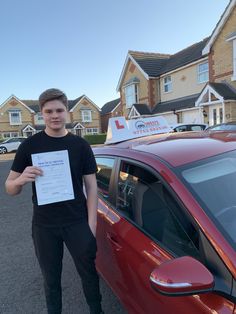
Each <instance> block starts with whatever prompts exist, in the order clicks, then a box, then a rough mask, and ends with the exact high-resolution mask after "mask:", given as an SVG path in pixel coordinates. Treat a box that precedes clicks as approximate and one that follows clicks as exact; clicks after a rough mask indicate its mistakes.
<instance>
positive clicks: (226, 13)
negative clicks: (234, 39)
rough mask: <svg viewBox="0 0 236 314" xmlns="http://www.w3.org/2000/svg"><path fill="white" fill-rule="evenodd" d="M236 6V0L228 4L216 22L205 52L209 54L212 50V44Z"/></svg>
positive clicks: (231, 0) (203, 51)
mask: <svg viewBox="0 0 236 314" xmlns="http://www.w3.org/2000/svg"><path fill="white" fill-rule="evenodd" d="M235 6H236V0H230V1H229V4H228V5H227V7H226V8H225V10H224V12H223V14H222V15H221V17H220V20H219V21H218V23H217V24H216V27H215V28H214V30H213V32H212V34H211V36H210V38H209V41H208V42H207V43H206V45H205V47H203V48H204V49H203V50H202V53H203V54H208V53H209V52H210V49H211V47H212V45H213V44H214V42H215V40H216V38H217V37H218V35H219V33H220V32H221V30H222V28H223V27H224V25H225V23H226V21H227V20H228V18H229V16H230V14H231V12H232V10H233V9H234V8H235Z"/></svg>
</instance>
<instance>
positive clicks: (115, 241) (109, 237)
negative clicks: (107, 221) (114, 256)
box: [107, 233, 122, 251]
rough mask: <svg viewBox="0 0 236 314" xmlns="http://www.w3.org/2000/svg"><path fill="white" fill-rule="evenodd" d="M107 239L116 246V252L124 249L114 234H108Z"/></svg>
mask: <svg viewBox="0 0 236 314" xmlns="http://www.w3.org/2000/svg"><path fill="white" fill-rule="evenodd" d="M107 239H108V240H109V241H110V242H111V243H112V244H113V245H114V246H115V250H116V251H120V250H121V249H122V246H121V245H120V244H119V242H118V241H117V239H116V238H115V237H114V236H113V235H112V234H110V233H107Z"/></svg>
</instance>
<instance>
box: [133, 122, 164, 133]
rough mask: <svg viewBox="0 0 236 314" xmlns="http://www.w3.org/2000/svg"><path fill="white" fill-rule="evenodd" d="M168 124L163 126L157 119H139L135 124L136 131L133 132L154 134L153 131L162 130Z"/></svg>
mask: <svg viewBox="0 0 236 314" xmlns="http://www.w3.org/2000/svg"><path fill="white" fill-rule="evenodd" d="M165 128H166V126H165V125H164V126H161V125H160V123H159V122H158V121H157V120H151V121H150V120H149V121H143V120H138V121H136V122H135V124H134V129H135V130H134V131H133V133H134V134H136V135H140V134H144V133H146V134H148V133H149V134H152V133H153V132H157V131H161V130H163V129H165Z"/></svg>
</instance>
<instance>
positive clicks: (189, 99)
mask: <svg viewBox="0 0 236 314" xmlns="http://www.w3.org/2000/svg"><path fill="white" fill-rule="evenodd" d="M198 96H199V94H194V95H190V96H186V97H181V98H178V99H174V100H170V101H164V102H160V103H158V104H156V106H155V107H154V108H153V110H152V114H156V113H163V112H169V111H174V110H175V111H176V110H181V109H187V108H192V107H195V101H196V100H197V98H198Z"/></svg>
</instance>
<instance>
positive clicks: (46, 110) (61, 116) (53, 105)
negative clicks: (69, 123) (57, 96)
mask: <svg viewBox="0 0 236 314" xmlns="http://www.w3.org/2000/svg"><path fill="white" fill-rule="evenodd" d="M42 116H43V119H44V122H45V124H46V129H48V130H51V131H53V132H59V131H61V130H62V129H64V128H65V123H66V118H67V110H66V107H65V105H64V104H63V103H62V102H61V101H59V100H50V101H47V102H46V103H45V104H44V106H43V108H42Z"/></svg>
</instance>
